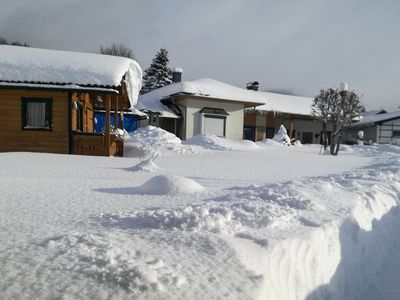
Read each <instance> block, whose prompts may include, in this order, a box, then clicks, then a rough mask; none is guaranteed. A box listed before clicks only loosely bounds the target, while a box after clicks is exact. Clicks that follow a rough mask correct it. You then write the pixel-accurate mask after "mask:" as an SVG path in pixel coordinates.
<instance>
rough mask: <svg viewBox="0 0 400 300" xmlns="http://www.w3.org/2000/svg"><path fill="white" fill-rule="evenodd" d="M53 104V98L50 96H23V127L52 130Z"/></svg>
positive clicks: (26, 128) (25, 128)
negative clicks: (49, 97)
mask: <svg viewBox="0 0 400 300" xmlns="http://www.w3.org/2000/svg"><path fill="white" fill-rule="evenodd" d="M52 104H53V100H52V99H48V98H45V99H44V98H22V129H24V130H51V129H52V126H53V112H52Z"/></svg>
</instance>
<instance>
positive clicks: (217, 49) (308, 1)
mask: <svg viewBox="0 0 400 300" xmlns="http://www.w3.org/2000/svg"><path fill="white" fill-rule="evenodd" d="M8 2H9V3H2V9H1V11H0V35H3V36H5V37H6V38H7V39H9V40H12V41H14V40H20V41H26V42H28V43H29V44H31V45H32V46H35V47H44V48H52V49H65V50H78V51H97V49H98V48H99V46H100V45H102V44H109V43H111V42H121V43H124V44H126V45H128V46H130V47H132V48H133V49H134V52H135V55H136V57H137V60H138V62H139V63H140V64H141V66H142V67H143V68H146V67H147V66H148V65H149V63H150V61H151V59H152V57H153V56H154V54H155V52H156V51H157V50H158V49H159V48H160V47H166V48H167V49H168V50H169V52H170V58H171V65H173V66H180V67H182V68H183V69H184V79H185V80H189V79H196V78H203V77H210V78H214V79H218V80H221V81H225V82H227V83H231V84H234V85H237V86H244V85H245V83H247V82H249V81H253V80H257V81H259V82H260V83H261V88H262V89H263V90H271V89H272V90H286V91H291V92H293V93H296V94H300V95H306V96H314V95H315V94H317V93H318V91H319V89H320V88H325V87H330V86H338V85H339V82H340V81H346V82H348V83H349V86H350V88H352V89H357V90H358V91H359V92H360V93H361V94H362V95H363V102H364V103H365V104H366V105H367V108H368V109H375V108H380V107H383V108H386V109H388V110H395V109H397V108H398V107H399V105H400V84H399V83H398V81H399V79H400V76H399V74H400V71H399V70H400V18H399V17H398V16H399V15H400V1H396V0H390V1H389V0H382V1H372V0H336V1H331V0H304V1H298V0H297V1H296V0H293V1H289V0H288V1H285V0H280V1H268V0H229V1H228V0H219V1H214V0H213V1H211V0H202V1H190V0H169V1H165V0H143V1H136V0H131V1H129V0H115V1H108V0H107V1H106V0H97V1H95V0H86V1H83V0H80V1H78V0H65V1H51V0H35V1H30V0H14V1H12V2H11V1H8Z"/></svg>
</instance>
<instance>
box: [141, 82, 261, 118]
mask: <svg viewBox="0 0 400 300" xmlns="http://www.w3.org/2000/svg"><path fill="white" fill-rule="evenodd" d="M176 94H189V95H193V96H201V97H207V98H213V99H221V100H226V101H235V102H244V103H247V104H248V106H256V105H260V104H263V103H265V99H264V96H262V95H261V94H260V93H258V92H255V91H249V90H246V89H242V88H239V87H237V86H233V85H230V84H227V83H224V82H221V81H218V80H214V79H209V78H203V79H198V80H192V81H183V82H177V83H172V84H170V85H167V86H164V87H162V88H159V89H155V90H153V91H151V92H149V93H146V94H144V95H141V96H139V100H138V106H137V108H139V109H148V110H150V111H154V109H159V110H163V107H164V109H165V106H164V105H162V104H161V107H160V100H161V99H163V98H166V97H169V96H171V95H176ZM164 113H165V112H164Z"/></svg>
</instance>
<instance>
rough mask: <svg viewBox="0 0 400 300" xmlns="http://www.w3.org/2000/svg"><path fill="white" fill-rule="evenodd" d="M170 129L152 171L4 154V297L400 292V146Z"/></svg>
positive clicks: (120, 161) (365, 295) (0, 264)
mask: <svg viewBox="0 0 400 300" xmlns="http://www.w3.org/2000/svg"><path fill="white" fill-rule="evenodd" d="M147 130H148V129H147ZM150 131H151V130H150ZM153 131H154V130H153ZM139 133H140V132H139ZM142 133H143V137H142V138H141V137H137V138H136V140H135V139H134V137H132V139H133V142H132V143H137V144H139V145H144V144H149V143H148V142H145V141H144V140H145V139H147V138H150V137H149V132H147V133H146V132H142ZM155 134H156V135H158V134H161V135H164V136H165V132H158V133H155ZM158 138H159V137H157V138H156V139H158ZM161 138H162V137H161ZM170 138H171V139H174V137H171V136H170V137H169V138H167V140H166V142H165V143H163V144H169V146H166V147H165V146H161V147H159V148H158V151H159V152H160V155H159V156H158V157H157V158H155V159H154V160H151V161H152V162H154V164H155V167H154V166H153V167H151V168H150V169H151V170H150V171H144V170H142V169H141V168H137V167H136V168H135V166H138V165H140V163H141V160H140V159H139V157H131V158H104V157H85V156H68V155H51V154H33V153H1V154H0V164H1V166H2V168H1V169H0V178H1V179H0V180H1V182H2V185H1V188H0V189H1V195H2V196H1V197H0V229H1V230H0V240H1V241H2V243H0V295H1V296H0V298H6V299H33V298H36V299H37V298H41V299H43V298H67V299H77V298H80V299H94V298H95V299H110V298H117V299H132V298H137V299H207V298H209V299H396V297H397V295H398V294H399V281H398V278H400V276H399V269H398V268H397V267H396V266H399V264H400V262H399V255H398V253H399V252H400V251H399V249H400V248H399V247H400V235H399V234H398V232H399V230H400V212H399V208H398V207H399V206H398V204H399V195H400V183H399V182H400V178H399V177H400V172H399V154H400V151H399V147H394V146H370V147H357V146H355V147H349V148H347V149H345V150H346V151H344V152H342V153H340V155H339V156H338V157H333V156H328V155H319V154H318V153H319V150H320V147H319V146H308V145H304V146H303V147H283V146H281V145H269V144H265V143H257V145H256V146H254V143H253V144H252V143H247V142H244V143H241V142H234V141H229V140H224V139H219V138H216V137H197V138H198V140H202V139H203V140H211V141H212V143H218V144H219V145H221V143H222V145H234V146H233V147H226V146H223V147H209V144H208V142H206V143H203V144H202V143H201V142H198V141H197V142H193V141H192V143H191V144H189V143H190V142H189V143H188V144H186V143H181V142H177V143H168V141H169V139H170ZM150 140H151V138H150ZM129 143H130V142H127V144H129ZM246 143H247V145H248V147H246V145H245V144H246ZM238 144H239V145H240V146H238ZM235 145H236V146H235ZM182 149H184V150H185V149H191V150H190V151H183V150H182ZM135 154H138V153H136V152H135V151H133V155H135Z"/></svg>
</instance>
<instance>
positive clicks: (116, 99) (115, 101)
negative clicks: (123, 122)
mask: <svg viewBox="0 0 400 300" xmlns="http://www.w3.org/2000/svg"><path fill="white" fill-rule="evenodd" d="M114 99H115V100H114V129H117V128H118V96H115V97H114Z"/></svg>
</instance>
